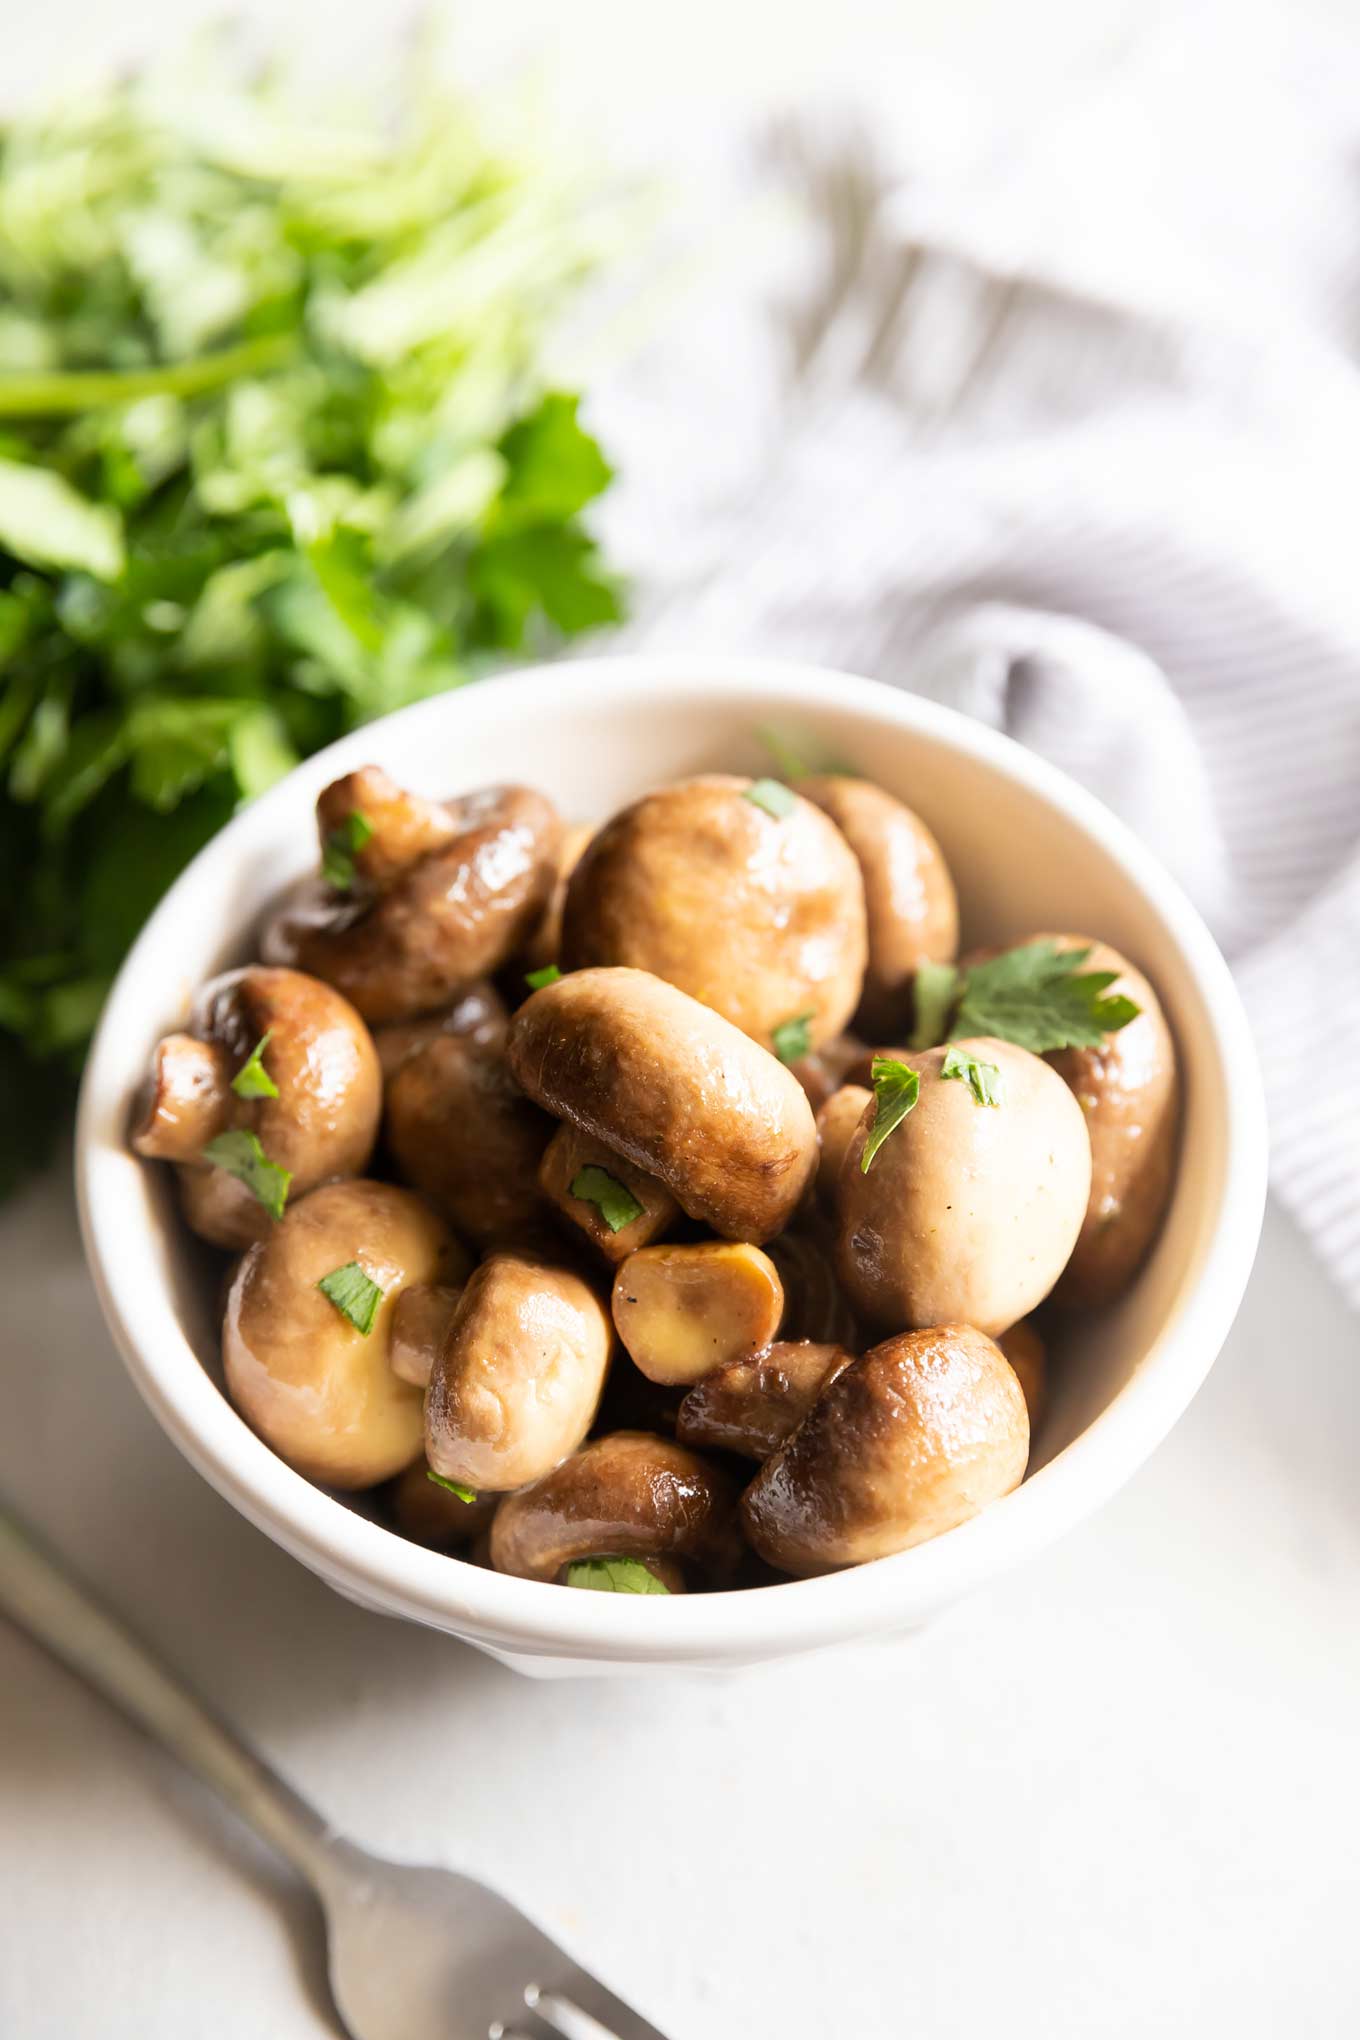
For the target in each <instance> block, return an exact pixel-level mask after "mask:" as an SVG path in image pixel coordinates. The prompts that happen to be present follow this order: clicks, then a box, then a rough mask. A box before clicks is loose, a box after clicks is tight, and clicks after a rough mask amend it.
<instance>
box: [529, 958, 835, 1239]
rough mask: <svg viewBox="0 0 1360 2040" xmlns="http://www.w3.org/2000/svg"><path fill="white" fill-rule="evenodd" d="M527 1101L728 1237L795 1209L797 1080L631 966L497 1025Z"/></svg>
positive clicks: (801, 1128)
mask: <svg viewBox="0 0 1360 2040" xmlns="http://www.w3.org/2000/svg"><path fill="white" fill-rule="evenodd" d="M509 1058H510V1067H511V1069H512V1070H513V1072H514V1074H515V1077H516V1079H517V1080H518V1082H519V1084H520V1085H521V1087H522V1088H523V1089H524V1090H525V1091H526V1092H527V1093H528V1095H529V1096H530V1097H531V1098H533V1099H535V1100H536V1101H537V1103H538V1104H540V1105H543V1106H546V1108H547V1109H548V1111H550V1112H552V1113H555V1114H556V1115H557V1116H558V1117H559V1118H561V1119H567V1120H570V1121H571V1123H572V1125H574V1126H577V1127H579V1128H580V1129H581V1131H582V1132H584V1133H588V1134H591V1135H593V1136H594V1137H595V1138H596V1139H598V1140H602V1141H604V1142H605V1143H606V1145H607V1146H609V1147H612V1148H613V1149H615V1151H616V1152H617V1153H619V1154H621V1155H624V1156H625V1157H626V1158H627V1159H628V1160H629V1161H631V1162H633V1163H634V1164H635V1165H636V1166H637V1167H638V1168H640V1169H644V1170H646V1172H647V1173H648V1174H649V1175H651V1176H656V1177H658V1178H659V1179H660V1181H661V1182H663V1183H664V1184H665V1185H666V1187H667V1189H669V1190H670V1192H671V1194H672V1196H674V1198H675V1199H676V1201H677V1203H678V1204H679V1205H680V1208H681V1209H682V1210H683V1211H686V1212H688V1214H689V1215H690V1217H691V1218H697V1219H699V1220H700V1221H701V1222H702V1223H703V1224H705V1225H708V1226H710V1227H711V1228H712V1229H713V1231H714V1232H717V1233H721V1234H723V1235H724V1236H725V1237H727V1238H729V1239H747V1240H753V1241H757V1242H758V1241H761V1240H765V1239H769V1238H770V1237H771V1236H772V1235H773V1234H774V1233H777V1232H778V1231H780V1229H781V1228H782V1227H783V1226H785V1225H786V1224H787V1223H788V1221H789V1219H790V1218H791V1217H792V1215H793V1213H794V1211H795V1210H796V1209H797V1207H798V1203H799V1200H800V1199H801V1197H802V1195H803V1192H804V1190H805V1189H806V1188H807V1185H808V1182H809V1180H810V1178H811V1176H812V1172H813V1170H814V1168H815V1166H816V1160H817V1129H816V1127H815V1125H814V1123H813V1118H812V1111H811V1108H810V1107H809V1105H808V1102H807V1099H806V1098H805V1097H804V1095H803V1092H802V1090H801V1088H800V1087H799V1084H798V1082H797V1079H796V1078H795V1077H793V1076H792V1075H791V1074H790V1073H789V1071H788V1070H786V1069H785V1068H784V1066H783V1064H782V1063H780V1062H777V1061H776V1060H775V1058H774V1056H772V1055H770V1054H768V1053H767V1051H766V1050H764V1049H762V1048H760V1047H758V1046H757V1045H756V1044H755V1043H754V1042H752V1041H750V1040H748V1039H747V1037H746V1036H745V1035H744V1034H741V1033H740V1032H739V1031H738V1030H737V1029H736V1028H735V1027H733V1026H732V1025H731V1024H730V1023H729V1022H728V1021H726V1020H724V1019H723V1018H722V1017H721V1015H720V1014H718V1013H715V1012H713V1011H711V1010H710V1009H709V1008H708V1007H707V1006H704V1005H701V1004H700V1003H699V1001H698V1000H696V999H691V998H689V997H688V996H687V995H686V994H685V993H684V992H681V991H678V990H677V989H676V987H675V986H674V985H670V984H666V983H663V981H662V980H661V979H660V978H657V977H653V976H651V975H650V974H649V973H648V972H646V971H640V970H583V971H577V972H575V973H574V974H573V975H571V976H569V977H563V978H559V979H558V980H557V982H556V983H555V984H551V985H545V986H544V988H543V989H542V991H538V992H535V993H534V994H533V997H532V998H530V999H529V1000H527V1001H526V1003H525V1004H524V1005H523V1006H521V1007H520V1010H519V1012H518V1013H516V1015H515V1017H514V1019H513V1020H512V1022H511V1024H510V1037H509Z"/></svg>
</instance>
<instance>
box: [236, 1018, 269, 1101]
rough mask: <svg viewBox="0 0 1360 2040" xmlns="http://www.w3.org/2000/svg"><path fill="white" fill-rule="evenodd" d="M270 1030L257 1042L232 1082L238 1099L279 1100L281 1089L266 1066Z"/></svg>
mask: <svg viewBox="0 0 1360 2040" xmlns="http://www.w3.org/2000/svg"><path fill="white" fill-rule="evenodd" d="M272 1033H273V1029H272V1028H269V1029H267V1030H266V1031H265V1033H263V1034H262V1035H261V1036H260V1038H259V1040H258V1041H257V1042H256V1044H255V1046H254V1048H252V1049H251V1051H250V1054H249V1055H248V1056H247V1057H246V1060H245V1061H244V1062H243V1063H242V1064H241V1067H240V1069H239V1070H238V1071H237V1072H236V1075H235V1076H234V1077H233V1078H232V1080H231V1088H232V1090H233V1091H234V1092H235V1093H236V1095H237V1097H238V1098H277V1097H278V1095H279V1087H278V1085H277V1084H276V1083H275V1082H274V1079H273V1078H272V1077H271V1076H270V1074H269V1072H268V1070H267V1069H266V1068H265V1066H264V1052H265V1050H266V1049H267V1048H268V1046H269V1037H270V1035H271V1034H272Z"/></svg>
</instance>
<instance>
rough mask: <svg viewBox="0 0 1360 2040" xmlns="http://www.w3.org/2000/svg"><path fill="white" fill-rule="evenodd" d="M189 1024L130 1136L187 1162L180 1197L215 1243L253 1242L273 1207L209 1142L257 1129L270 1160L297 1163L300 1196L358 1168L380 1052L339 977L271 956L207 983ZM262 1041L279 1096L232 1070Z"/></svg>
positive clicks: (159, 1060) (366, 1152) (374, 1117)
mask: <svg viewBox="0 0 1360 2040" xmlns="http://www.w3.org/2000/svg"><path fill="white" fill-rule="evenodd" d="M189 1027H190V1032H189V1033H188V1034H172V1035H170V1036H168V1037H167V1038H166V1040H164V1041H163V1042H161V1044H160V1045H159V1047H158V1048H157V1050H156V1056H155V1063H154V1070H153V1078H152V1084H151V1087H150V1095H149V1097H148V1098H146V1099H145V1100H144V1101H143V1109H142V1113H141V1117H140V1120H139V1123H138V1124H137V1125H136V1126H135V1127H134V1130H133V1134H132V1145H133V1146H134V1147H135V1148H136V1149H137V1151H138V1153H139V1154H144V1155H149V1156H154V1157H162V1158H164V1159H167V1160H173V1161H177V1162H179V1163H181V1164H182V1165H183V1166H182V1167H181V1169H180V1192H181V1198H182V1202H183V1205H184V1212H185V1216H186V1218H187V1219H188V1222H189V1224H190V1225H191V1226H192V1227H193V1229H194V1231H195V1232H196V1233H199V1234H201V1235H202V1237H203V1238H204V1239H207V1240H211V1241H212V1243H213V1244H214V1246H219V1247H230V1248H240V1247H247V1246H249V1245H250V1244H251V1242H252V1241H253V1240H258V1239H262V1238H263V1237H264V1236H265V1234H266V1233H267V1232H268V1231H269V1228H270V1225H271V1224H272V1220H271V1218H270V1215H269V1213H268V1212H267V1211H266V1210H265V1208H264V1206H263V1205H262V1204H261V1203H260V1202H259V1200H258V1198H256V1197H255V1195H254V1194H253V1192H252V1191H250V1190H249V1189H248V1188H247V1187H246V1185H245V1184H244V1183H242V1182H240V1181H238V1180H237V1178H236V1177H235V1176H232V1175H229V1174H228V1173H227V1171H226V1170H225V1169H220V1168H214V1167H212V1166H211V1165H210V1164H209V1163H207V1162H205V1161H203V1160H202V1151H203V1148H204V1147H205V1146H206V1145H207V1143H208V1141H209V1140H211V1139H213V1138H214V1137H215V1136H216V1135H217V1134H220V1133H224V1132H227V1131H234V1130H238V1129H239V1130H242V1131H245V1132H250V1133H253V1134H254V1135H255V1136H256V1138H257V1139H258V1140H259V1143H260V1146H261V1147H262V1148H263V1150H264V1153H265V1155H266V1156H267V1157H268V1159H269V1160H270V1161H271V1162H274V1163H276V1164H277V1165H278V1166H279V1167H280V1168H283V1169H287V1170H289V1171H291V1174H292V1178H293V1180H292V1183H291V1185H290V1186H289V1197H290V1199H292V1200H294V1201H296V1199H298V1198H299V1197H303V1196H305V1195H306V1193H307V1192H308V1191H309V1190H311V1189H313V1188H314V1187H315V1185H316V1184H318V1183H322V1182H326V1181H328V1180H330V1179H331V1178H334V1177H337V1176H353V1175H357V1174H358V1173H359V1171H360V1170H362V1169H363V1168H364V1167H365V1166H366V1165H367V1162H368V1159H369V1156H370V1155H371V1154H372V1152H373V1144H374V1141H375V1140H376V1138H377V1132H378V1114H379V1110H380V1107H381V1099H382V1078H381V1072H380V1069H379V1065H378V1057H377V1052H376V1050H375V1049H374V1046H373V1040H372V1037H371V1035H370V1034H369V1032H368V1029H367V1028H366V1027H365V1025H364V1023H363V1021H362V1020H361V1019H360V1017H359V1015H358V1014H357V1013H356V1012H355V1010H354V1008H353V1006H351V1005H350V1003H349V1001H348V1000H347V999H344V998H342V997H341V996H340V994H339V993H338V992H337V991H335V990H333V989H332V987H331V986H330V985H326V984H322V983H321V981H320V980H319V979H318V978H314V977H307V976H306V975H305V974H304V973H303V972H301V971H296V970H272V969H269V968H268V967H266V966H265V965H263V964H250V965H247V967H246V968H245V969H244V970H230V971H226V972H224V973H223V975H222V976H221V977H216V978H213V979H212V980H211V981H210V982H209V983H208V984H206V985H204V987H203V989H202V991H201V992H200V993H199V995H198V997H197V999H196V1000H195V1002H194V1008H193V1013H192V1016H191V1018H190V1022H189ZM266 1036H267V1037H268V1039H267V1041H266V1040H265V1038H266ZM262 1041H264V1042H265V1047H264V1049H263V1051H262V1064H263V1068H264V1071H265V1074H266V1076H267V1077H268V1078H269V1080H270V1082H272V1084H273V1085H274V1086H275V1088H276V1089H277V1091H278V1096H277V1097H276V1098H270V1097H246V1098H241V1097H238V1096H237V1095H236V1093H235V1092H234V1091H233V1090H232V1088H231V1083H232V1079H233V1078H234V1077H235V1076H236V1075H237V1074H238V1073H239V1072H240V1070H241V1069H242V1068H243V1066H244V1065H245V1063H246V1062H247V1061H248V1060H249V1058H250V1055H251V1052H252V1050H253V1049H255V1048H256V1047H257V1046H258V1045H259V1044H260V1043H261V1042H262Z"/></svg>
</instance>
